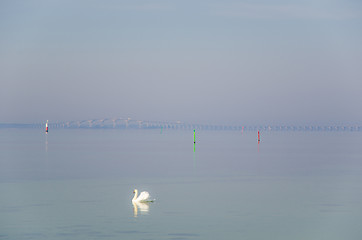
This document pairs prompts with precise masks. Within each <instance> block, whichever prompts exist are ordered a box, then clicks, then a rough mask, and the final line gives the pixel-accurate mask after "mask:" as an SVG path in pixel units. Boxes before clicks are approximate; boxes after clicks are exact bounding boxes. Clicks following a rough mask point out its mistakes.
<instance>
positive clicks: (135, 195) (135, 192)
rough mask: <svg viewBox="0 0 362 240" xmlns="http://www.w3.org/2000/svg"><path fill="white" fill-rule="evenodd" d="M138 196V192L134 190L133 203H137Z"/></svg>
mask: <svg viewBox="0 0 362 240" xmlns="http://www.w3.org/2000/svg"><path fill="white" fill-rule="evenodd" d="M137 195H138V190H137V189H135V190H134V196H133V199H132V202H134V201H136V199H137Z"/></svg>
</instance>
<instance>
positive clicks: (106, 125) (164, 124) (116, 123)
mask: <svg viewBox="0 0 362 240" xmlns="http://www.w3.org/2000/svg"><path fill="white" fill-rule="evenodd" d="M44 126H45V122H44V123H38V124H32V127H37V128H42V127H44ZM49 128H69V129H79V128H83V129H161V128H162V129H174V130H193V129H196V130H211V131H362V126H358V125H351V126H337V125H333V126H319V125H317V126H315V125H306V126H296V125H266V126H264V125H242V124H240V125H222V124H221V125H220V124H194V123H186V122H181V121H147V120H135V119H131V118H103V119H91V120H81V121H63V122H49Z"/></svg>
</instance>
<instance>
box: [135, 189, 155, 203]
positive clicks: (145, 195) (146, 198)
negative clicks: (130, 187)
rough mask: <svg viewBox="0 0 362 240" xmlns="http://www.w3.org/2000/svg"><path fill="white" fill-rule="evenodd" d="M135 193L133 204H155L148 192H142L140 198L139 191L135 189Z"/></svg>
mask: <svg viewBox="0 0 362 240" xmlns="http://www.w3.org/2000/svg"><path fill="white" fill-rule="evenodd" d="M133 193H134V196H133V199H132V202H133V203H140V202H153V200H152V199H150V194H149V193H148V192H146V191H144V192H141V193H140V195H139V196H138V190H137V189H135V190H134V191H133Z"/></svg>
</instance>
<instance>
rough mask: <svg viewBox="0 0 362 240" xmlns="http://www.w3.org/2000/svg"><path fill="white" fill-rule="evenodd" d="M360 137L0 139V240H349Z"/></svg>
mask: <svg viewBox="0 0 362 240" xmlns="http://www.w3.org/2000/svg"><path fill="white" fill-rule="evenodd" d="M361 138H362V136H361V133H360V132H261V142H260V144H258V142H257V135H256V132H254V131H252V132H244V133H243V134H241V132H239V131H230V132H225V131H224V132H223V131H197V132H196V146H195V148H194V145H193V132H192V131H167V130H163V132H162V134H161V132H160V131H159V130H111V129H107V130H84V129H80V130H64V129H62V130H51V131H50V132H49V134H48V135H45V134H44V132H43V131H41V130H39V129H1V131H0V148H1V151H0V176H1V177H0V216H1V217H0V238H1V239H267V238H271V237H272V238H275V239H332V240H333V239H360V238H361V237H362V231H361V228H360V222H361V219H362V212H361V210H360V209H362V208H361V207H362V193H361V191H360V182H361V180H362V163H361V159H362V150H361V148H360V147H359V145H360V144H359V143H360V142H361V140H362V139H361ZM134 188H137V189H139V190H140V191H143V190H146V191H149V192H150V193H151V195H152V197H153V198H155V199H156V201H155V202H154V203H151V204H149V205H148V206H136V207H135V206H133V205H132V203H131V199H132V197H133V194H132V192H133V189H134Z"/></svg>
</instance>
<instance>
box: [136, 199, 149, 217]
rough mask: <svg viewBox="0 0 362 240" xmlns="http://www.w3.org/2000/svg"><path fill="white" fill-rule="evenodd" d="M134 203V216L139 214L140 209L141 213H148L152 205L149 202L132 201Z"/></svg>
mask: <svg viewBox="0 0 362 240" xmlns="http://www.w3.org/2000/svg"><path fill="white" fill-rule="evenodd" d="M132 204H133V215H134V217H137V216H138V210H139V211H140V213H141V214H148V211H149V209H150V205H149V204H148V203H147V202H132Z"/></svg>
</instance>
